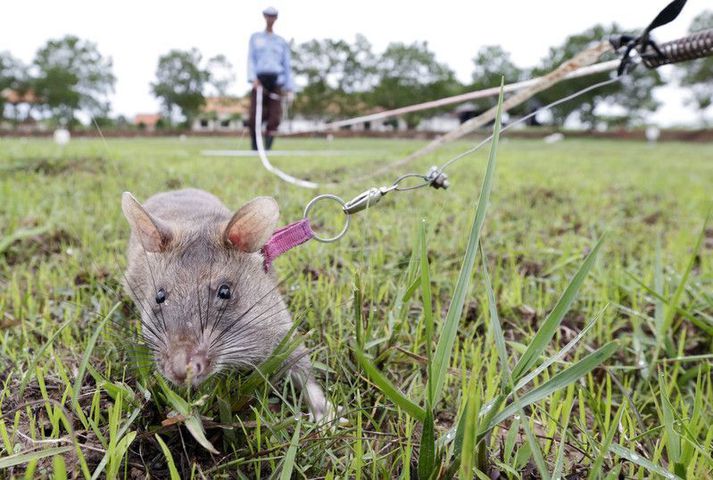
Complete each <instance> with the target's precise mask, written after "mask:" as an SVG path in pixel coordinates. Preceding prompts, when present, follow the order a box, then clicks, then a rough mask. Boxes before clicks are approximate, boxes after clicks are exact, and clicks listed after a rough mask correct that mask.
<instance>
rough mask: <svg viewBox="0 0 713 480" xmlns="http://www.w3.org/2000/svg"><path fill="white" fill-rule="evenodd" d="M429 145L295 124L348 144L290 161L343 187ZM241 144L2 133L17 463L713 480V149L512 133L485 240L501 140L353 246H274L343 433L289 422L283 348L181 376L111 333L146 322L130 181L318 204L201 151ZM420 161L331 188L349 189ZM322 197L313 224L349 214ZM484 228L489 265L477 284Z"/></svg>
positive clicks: (7, 456)
mask: <svg viewBox="0 0 713 480" xmlns="http://www.w3.org/2000/svg"><path fill="white" fill-rule="evenodd" d="M421 145H422V143H421V142H418V141H406V140H362V139H339V140H335V141H334V142H331V143H328V142H326V141H325V140H321V139H291V140H284V139H279V140H278V142H277V146H278V148H280V149H283V148H284V149H299V150H304V149H308V150H309V149H314V150H322V149H326V150H349V151H350V153H349V154H348V155H343V156H335V157H333V158H329V157H322V156H316V157H315V158H308V157H295V158H289V157H275V158H274V159H273V162H274V163H275V165H276V166H278V167H279V168H282V169H284V170H285V171H287V172H288V173H290V174H293V175H295V176H300V177H306V178H309V179H311V180H316V181H335V180H337V181H339V180H348V179H349V178H350V177H359V176H362V175H364V174H368V172H370V171H373V170H374V169H375V168H376V167H378V166H381V165H383V164H384V163H385V162H389V161H392V160H396V159H398V158H401V157H402V156H404V155H405V154H408V153H410V152H411V151H413V150H415V149H416V148H418V147H420V146H421ZM469 145H470V143H469V142H459V143H456V144H453V145H449V146H447V147H446V148H444V149H442V150H440V151H439V152H437V153H436V154H434V155H433V156H431V157H429V158H425V159H422V160H420V161H418V162H417V163H416V164H414V165H412V166H411V167H410V169H411V170H412V171H414V172H418V173H423V172H425V171H426V170H427V169H428V168H429V167H430V166H431V165H432V164H439V163H442V162H443V161H445V160H447V159H448V158H450V157H451V156H453V155H455V154H457V153H459V152H460V151H462V150H464V149H465V148H467V147H468V146H469ZM245 146H246V141H245V140H244V139H241V140H239V141H236V142H234V141H228V140H225V139H189V140H187V141H179V140H178V139H151V140H148V139H147V140H121V139H109V140H108V141H107V143H106V144H105V143H103V142H102V141H100V140H75V141H73V142H72V143H71V144H70V145H69V146H68V147H66V148H65V149H64V150H61V149H60V148H59V147H57V146H55V145H54V144H53V143H51V142H49V141H44V140H29V141H25V140H18V139H10V140H8V139H0V205H2V206H1V207H0V415H1V416H0V478H4V477H7V478H36V477H41V476H48V475H54V476H55V478H65V476H66V478H77V477H78V478H88V479H89V478H93V477H94V478H103V477H104V476H114V477H121V478H130V477H132V476H133V475H135V474H139V473H140V472H150V473H151V474H152V475H153V476H154V477H157V478H264V479H268V478H289V477H290V475H291V478H410V477H409V475H416V474H417V473H421V474H422V476H425V475H427V474H428V472H434V473H433V475H434V476H439V475H440V476H441V477H443V476H446V475H448V474H457V475H461V474H458V473H457V472H469V471H473V472H475V470H470V468H478V471H477V472H476V473H473V475H474V476H476V475H477V476H478V478H486V476H488V475H490V474H492V472H493V471H498V472H501V474H502V475H503V477H504V478H532V476H533V475H534V476H552V477H553V478H554V477H556V476H557V474H575V473H576V474H579V475H580V476H581V477H583V476H585V475H589V476H590V478H605V477H607V476H608V477H609V478H616V475H618V474H621V475H624V476H625V477H626V478H651V477H659V478H663V477H668V478H676V477H679V478H689V479H699V478H710V477H712V476H713V460H711V449H712V445H713V433H711V432H712V430H711V429H710V425H711V424H713V405H712V402H713V384H712V376H711V362H712V360H713V358H712V356H711V352H712V351H713V255H712V253H713V219H711V220H710V221H709V222H708V224H707V226H706V225H705V222H706V218H707V216H708V215H710V209H711V200H712V196H711V185H713V145H705V144H683V143H663V144H660V145H656V146H650V145H646V144H643V143H636V142H606V141H587V140H577V141H573V140H566V141H564V142H561V143H558V144H555V145H545V144H544V143H542V142H539V141H516V140H510V139H508V138H507V136H505V137H504V138H501V140H500V145H499V146H498V148H497V166H496V167H495V169H494V172H493V177H492V193H491V194H490V202H489V204H488V205H487V207H488V208H487V214H486V215H485V216H484V217H482V218H483V219H484V221H483V223H482V230H480V237H479V242H475V243H474V244H473V242H472V241H471V240H473V237H472V235H469V232H471V225H472V223H473V220H474V218H476V210H475V208H476V207H477V206H478V201H477V200H478V198H479V196H480V194H481V191H480V190H481V186H482V185H483V176H484V175H485V172H486V164H487V163H488V148H484V149H483V150H481V151H480V152H478V153H477V154H475V155H472V156H470V157H466V158H464V159H462V160H461V161H459V162H458V163H457V164H455V165H454V166H453V167H452V169H450V170H449V176H450V181H451V184H452V186H451V188H450V189H449V190H447V191H442V190H439V191H436V190H433V189H422V190H417V191H413V192H404V193H392V194H389V196H388V197H386V198H384V199H383V200H382V201H381V202H380V203H379V204H378V205H377V206H374V207H373V208H370V209H368V210H366V211H364V212H361V213H359V214H357V215H355V216H354V217H353V219H352V222H353V223H352V228H351V230H350V231H349V233H348V235H347V236H346V237H345V238H344V239H342V240H341V241H340V242H337V243H334V244H320V243H317V242H311V243H309V244H306V245H305V246H302V247H300V248H298V249H295V250H293V251H291V252H290V253H288V254H287V255H285V256H283V257H281V258H280V259H278V260H277V261H276V269H277V271H278V274H279V276H280V277H282V278H287V279H288V281H287V283H286V284H285V285H284V288H283V292H284V294H285V296H286V298H287V299H288V301H289V304H290V308H291V311H292V313H293V316H294V318H295V320H296V322H297V323H298V328H299V331H300V332H301V333H302V335H303V338H304V341H305V343H306V344H307V346H308V347H310V348H311V349H312V350H313V353H312V359H313V361H314V363H315V365H316V369H317V375H318V377H319V380H320V383H321V384H322V385H323V386H325V390H326V391H327V393H328V396H329V397H330V399H331V400H332V401H333V402H334V403H335V404H336V405H340V406H341V407H343V412H342V416H343V417H345V418H346V420H348V423H345V424H341V425H339V426H333V427H332V428H324V427H323V428H319V427H316V426H315V425H313V424H311V423H310V422H308V421H307V419H306V418H301V419H297V418H295V415H296V414H297V413H298V412H300V411H304V407H302V406H301V405H299V403H298V401H297V398H298V396H296V395H295V394H294V392H293V391H294V387H293V386H292V385H291V384H290V383H289V382H283V381H276V382H271V383H268V382H266V381H265V377H266V376H269V373H270V371H271V370H273V369H274V368H275V367H276V365H275V364H276V363H279V362H273V363H275V364H273V365H265V366H263V369H262V370H261V372H259V373H257V374H254V375H252V376H249V377H243V378H238V377H237V376H228V377H220V378H218V379H216V380H214V381H209V382H208V384H207V385H206V386H205V388H203V389H199V390H198V391H194V392H185V391H177V392H173V391H172V390H170V389H169V388H167V387H166V386H165V383H164V382H161V381H160V380H159V379H157V378H155V377H153V376H152V374H151V368H150V364H147V363H146V362H145V361H144V360H143V359H142V357H140V356H138V357H137V355H132V354H131V353H130V352H127V348H126V347H127V343H128V342H127V340H126V338H125V336H124V335H123V334H124V332H123V331H122V330H121V329H120V328H119V327H117V324H119V325H127V324H129V325H132V324H133V321H134V320H135V319H136V317H137V313H136V311H135V310H134V309H133V307H132V306H131V303H130V301H129V300H128V299H127V298H126V297H125V295H124V294H123V292H122V291H121V287H120V280H121V272H122V269H123V266H124V265H125V259H124V252H125V249H126V242H127V238H128V226H127V224H126V222H125V221H124V219H123V217H122V215H121V210H120V194H121V192H122V191H124V190H130V191H131V192H133V193H134V194H135V195H136V196H137V198H139V199H140V200H145V199H146V198H147V197H148V196H150V195H151V194H153V193H155V192H157V191H161V190H166V189H172V188H180V187H188V186H192V187H198V188H203V189H205V190H208V191H211V192H212V193H214V194H216V195H217V196H219V197H220V198H221V199H223V201H224V202H225V203H226V204H227V205H228V206H230V207H231V208H234V209H237V208H238V207H239V206H240V205H242V204H243V203H245V202H246V201H247V200H249V199H250V198H252V197H254V196H258V195H273V196H274V197H275V198H276V199H277V201H278V202H279V204H280V205H281V208H282V220H283V222H284V223H288V222H290V221H293V220H296V219H298V218H299V217H300V216H301V214H302V209H303V208H304V205H305V204H306V203H307V201H309V199H310V198H312V196H313V195H314V193H315V192H312V191H308V190H304V189H298V188H296V187H293V186H290V185H288V184H285V183H283V182H281V181H280V180H279V179H277V178H276V177H273V176H271V175H269V174H268V173H266V172H265V171H264V170H262V169H261V168H260V166H259V161H258V160H257V159H256V158H215V157H211V158H208V157H202V156H201V155H200V152H201V150H204V149H231V148H236V147H237V148H245ZM401 173H405V172H403V171H398V172H393V175H387V176H384V177H382V178H378V179H373V180H371V181H366V182H359V183H356V184H348V183H347V184H343V185H338V186H334V187H329V188H325V189H324V190H322V191H323V192H324V193H335V194H338V195H340V196H342V197H343V198H345V199H349V198H351V197H352V196H354V195H356V194H358V193H360V192H361V191H363V190H365V189H367V188H369V187H371V186H381V185H382V184H388V182H390V181H392V180H393V179H394V178H395V177H396V176H398V175H399V174H401ZM329 208H331V205H330V207H329ZM329 208H328V207H327V206H326V205H325V206H324V208H322V206H320V207H319V208H318V209H316V211H315V213H316V215H318V217H319V219H318V222H317V223H318V224H319V225H322V227H321V228H324V229H328V228H332V229H333V230H336V229H337V228H340V227H341V224H340V223H339V222H341V221H342V216H341V214H340V213H339V212H338V211H336V209H334V210H330V209H329ZM477 218H481V217H477ZM424 219H425V228H424V229H423V232H420V230H421V228H422V227H421V226H422V225H423V222H422V220H424ZM602 237H604V240H603V241H602V242H601V243H598V241H599V240H600V239H602ZM469 243H471V245H470V248H469V249H468V251H469V252H470V253H469V255H472V256H473V257H476V256H477V257H478V258H477V259H475V262H474V263H473V265H474V267H473V270H472V273H469V274H468V275H466V276H465V277H463V278H461V279H460V281H459V271H460V270H461V265H462V264H463V262H464V254H465V253H466V249H467V248H468V246H469ZM478 247H480V249H479V248H478ZM481 249H482V250H481ZM590 253H591V254H592V255H590V256H589V260H585V259H587V257H588V254H590ZM482 255H484V257H483V256H482ZM466 258H467V257H466ZM469 261H470V260H469ZM464 266H465V265H464ZM484 266H486V267H487V273H488V275H486V274H485V270H484V268H483V267H484ZM583 270H586V271H583ZM578 271H580V272H581V273H582V274H581V275H580V274H578V273H577V272H578ZM587 271H588V273H587ZM461 277H462V276H461ZM570 282H571V283H570ZM456 285H458V289H459V291H456ZM459 294H460V295H459ZM458 299H462V302H463V305H462V311H459V310H458V309H457V308H456V309H454V308H453V305H452V302H455V301H457V300H458ZM355 302H356V303H357V304H355ZM563 302H564V303H563ZM449 312H452V313H450V316H449ZM451 317H453V318H451ZM444 326H448V328H445V330H444ZM454 327H455V328H454ZM541 327H542V328H541ZM585 329H587V331H586V333H585V334H584V335H582V336H581V338H580V337H578V334H579V333H580V332H581V331H582V330H585ZM444 331H445V332H446V335H449V334H448V332H451V334H452V335H453V346H452V347H451V348H446V347H448V346H449V344H447V343H441V339H442V338H444V337H443V336H442V335H443V333H444ZM444 342H445V340H444ZM612 342H614V343H612ZM284 343H285V348H286V349H289V348H293V347H294V345H293V344H292V343H291V342H284ZM437 345H443V346H442V347H440V348H437ZM605 354H606V355H605ZM601 359H604V360H603V363H601V365H600V366H598V367H595V368H593V369H591V368H585V367H588V366H592V365H595V360H597V361H596V364H599V363H600V362H599V361H598V360H601ZM441 362H443V364H441ZM432 363H433V365H432ZM503 363H505V365H503ZM543 363H547V365H546V368H542V369H538V367H539V366H540V365H542V364H543ZM362 366H365V367H366V368H365V369H362ZM432 367H433V368H432ZM436 367H438V368H436ZM370 369H373V371H372V370H370ZM533 371H534V372H535V375H531V372H533ZM380 377H381V378H380ZM523 379H526V380H529V382H528V383H526V384H525V383H524V380H523ZM565 380H567V381H566V382H565ZM441 382H442V384H441ZM519 382H520V383H519ZM513 389H514V390H515V393H513V391H512V390H513ZM493 404H494V405H495V407H493V408H492V409H490V408H489V407H488V406H489V405H493ZM466 405H467V406H466ZM479 412H480V414H479ZM430 418H432V419H433V421H431V422H429V419H430ZM459 425H462V428H459ZM456 433H457V434H456ZM157 436H158V437H157ZM157 438H160V439H161V440H160V441H159V440H158V439H157ZM211 448H215V449H216V450H217V451H218V452H219V453H218V454H211V453H209V450H210V449H211ZM59 455H61V456H62V457H61V458H62V459H63V460H60V457H59ZM461 459H462V460H463V461H462V463H460V464H459V463H458V462H460V460H461ZM65 472H66V473H65ZM463 475H464V474H463ZM463 475H461V476H460V477H459V478H462V476H463ZM142 478H143V476H142Z"/></svg>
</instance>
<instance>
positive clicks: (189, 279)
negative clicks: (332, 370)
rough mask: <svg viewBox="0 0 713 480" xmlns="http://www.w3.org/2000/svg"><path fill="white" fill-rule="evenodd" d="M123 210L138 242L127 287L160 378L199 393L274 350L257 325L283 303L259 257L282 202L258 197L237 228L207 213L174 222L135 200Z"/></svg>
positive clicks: (127, 199) (128, 199) (236, 220)
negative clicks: (214, 377) (219, 375)
mask: <svg viewBox="0 0 713 480" xmlns="http://www.w3.org/2000/svg"><path fill="white" fill-rule="evenodd" d="M122 210H123V211H124V215H125V216H126V218H127V220H128V221H129V224H130V225H131V235H132V241H131V246H130V248H129V264H128V268H127V272H126V277H125V284H126V287H127V290H128V292H129V294H130V295H131V296H132V297H133V300H134V302H135V303H136V304H137V306H138V308H139V310H140V312H141V319H142V336H143V338H144V340H145V341H146V344H147V345H148V347H149V348H150V350H151V351H152V353H153V357H154V361H155V363H156V366H157V368H158V370H159V372H160V373H161V374H162V375H163V376H164V377H166V378H167V379H169V380H170V381H172V382H173V383H176V384H186V383H190V384H193V385H198V384H200V383H201V382H202V381H203V380H205V379H206V378H208V377H209V376H210V375H211V374H213V373H215V372H217V371H219V370H220V369H221V368H223V367H225V366H228V365H234V366H247V365H250V364H251V362H252V361H254V358H257V357H259V355H258V354H257V353H258V352H260V353H262V352H263V351H264V349H265V348H266V347H267V346H266V345H261V344H260V343H261V342H260V339H259V338H258V336H259V335H258V333H259V332H258V331H257V330H256V328H255V327H256V325H255V324H256V323H258V322H257V321H256V320H259V316H260V315H263V317H266V318H267V316H266V315H264V313H265V311H267V310H268V309H269V308H273V307H274V306H275V305H276V304H281V302H282V300H281V298H280V295H279V292H278V291H277V289H276V283H275V281H274V279H273V277H272V276H271V275H270V274H269V273H266V272H265V271H264V269H263V263H262V256H261V255H260V254H259V253H257V252H258V251H259V250H260V249H261V248H262V247H263V246H264V245H265V243H266V242H267V240H268V239H269V238H270V236H271V235H272V233H273V231H274V229H275V226H276V223H277V218H278V215H279V209H278V206H277V203H276V202H275V200H273V199H272V198H268V197H258V198H256V199H254V200H252V201H250V202H249V203H247V204H246V205H245V206H243V207H242V208H241V209H240V210H238V212H237V213H235V215H233V217H232V218H230V219H229V220H226V216H225V215H224V214H223V213H221V212H206V213H205V215H202V216H201V218H200V221H196V220H195V218H193V219H190V220H192V221H189V219H175V218H172V219H170V221H169V219H162V218H159V217H158V216H157V215H152V214H149V213H148V212H147V211H146V209H144V208H143V207H142V206H141V204H140V203H139V202H138V201H136V199H135V198H134V197H133V196H132V195H131V194H130V193H124V195H123V197H122ZM277 308H278V309H279V308H280V307H279V306H278V307H277ZM278 319H279V316H278V317H276V318H275V321H278ZM261 328H263V329H264V328H265V325H262V326H261Z"/></svg>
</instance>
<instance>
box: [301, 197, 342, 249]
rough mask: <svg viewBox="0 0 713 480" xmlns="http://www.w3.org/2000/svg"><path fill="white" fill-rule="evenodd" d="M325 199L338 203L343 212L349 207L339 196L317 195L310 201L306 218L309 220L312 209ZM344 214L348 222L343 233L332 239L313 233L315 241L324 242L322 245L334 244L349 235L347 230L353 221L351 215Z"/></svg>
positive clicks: (305, 214) (306, 208) (306, 209)
mask: <svg viewBox="0 0 713 480" xmlns="http://www.w3.org/2000/svg"><path fill="white" fill-rule="evenodd" d="M323 199H326V200H334V201H335V202H337V203H338V204H339V205H341V206H342V211H344V209H345V208H346V206H347V204H346V203H345V202H344V200H342V199H341V198H339V197H338V196H336V195H332V194H331V193H323V194H322V195H317V196H316V197H314V198H313V199H312V200H310V201H309V203H308V204H307V206H306V207H305V213H304V218H308V215H309V211H310V210H312V207H314V205H315V203H317V202H319V201H320V200H323ZM344 214H345V215H346V216H347V220H346V222H344V228H342V231H341V232H339V233H338V234H337V235H335V236H334V237H331V238H324V237H320V236H319V235H317V234H316V233H314V232H313V233H314V239H315V240H317V241H318V242H322V243H332V242H336V241H337V240H339V239H340V238H342V237H343V236H344V235H345V234H346V233H347V230H349V221H350V219H351V215H350V214H348V213H346V212H344Z"/></svg>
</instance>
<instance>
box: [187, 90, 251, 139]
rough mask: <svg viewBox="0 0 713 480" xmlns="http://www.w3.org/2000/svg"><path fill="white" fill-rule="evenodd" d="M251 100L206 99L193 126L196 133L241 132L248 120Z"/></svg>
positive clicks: (231, 98) (192, 128) (232, 98)
mask: <svg viewBox="0 0 713 480" xmlns="http://www.w3.org/2000/svg"><path fill="white" fill-rule="evenodd" d="M249 107H250V99H249V98H236V97H206V99H205V104H204V105H203V107H202V108H201V112H200V113H199V114H198V115H197V116H196V118H195V119H194V120H193V123H192V124H191V130H192V131H194V132H239V131H242V130H244V129H245V128H246V127H245V124H244V123H245V122H244V119H246V118H248V109H249Z"/></svg>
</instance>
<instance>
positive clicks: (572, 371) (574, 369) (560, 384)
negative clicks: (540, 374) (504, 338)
mask: <svg viewBox="0 0 713 480" xmlns="http://www.w3.org/2000/svg"><path fill="white" fill-rule="evenodd" d="M617 348H619V347H618V345H617V344H616V342H609V343H607V344H606V345H604V346H603V347H602V348H600V349H599V350H596V351H594V352H592V353H590V354H589V355H587V356H586V357H584V358H583V359H582V360H580V361H579V362H577V363H575V364H574V365H572V366H571V367H569V368H567V369H566V370H563V371H562V372H560V373H558V374H557V375H555V376H554V377H552V378H551V379H549V380H548V381H547V382H545V383H543V384H542V385H540V386H539V387H537V388H534V389H532V390H530V391H529V392H527V393H526V394H524V395H523V396H522V397H520V399H519V402H518V404H517V405H516V404H514V403H511V404H510V405H508V406H507V407H505V408H504V409H503V410H502V411H500V412H499V413H498V414H497V415H495V416H494V417H493V419H492V420H491V421H490V422H489V423H488V424H487V425H486V428H485V430H481V433H484V432H487V431H489V430H490V429H492V428H493V427H495V426H496V425H497V424H499V423H500V422H502V421H503V420H505V419H506V418H508V417H510V416H512V415H514V414H515V413H516V412H517V411H518V410H519V409H520V408H525V407H527V406H528V405H532V404H533V403H535V402H539V401H540V400H542V399H543V398H546V397H547V396H549V395H551V394H552V393H554V392H556V391H557V390H559V389H561V388H564V387H566V386H567V385H569V384H570V383H572V382H576V381H577V380H579V379H580V378H582V377H583V376H585V375H586V374H588V373H589V372H591V371H592V370H594V369H595V368H597V367H598V366H599V365H601V364H602V363H604V362H605V361H606V360H607V359H608V358H609V357H611V356H612V355H613V354H614V352H616V350H617Z"/></svg>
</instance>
